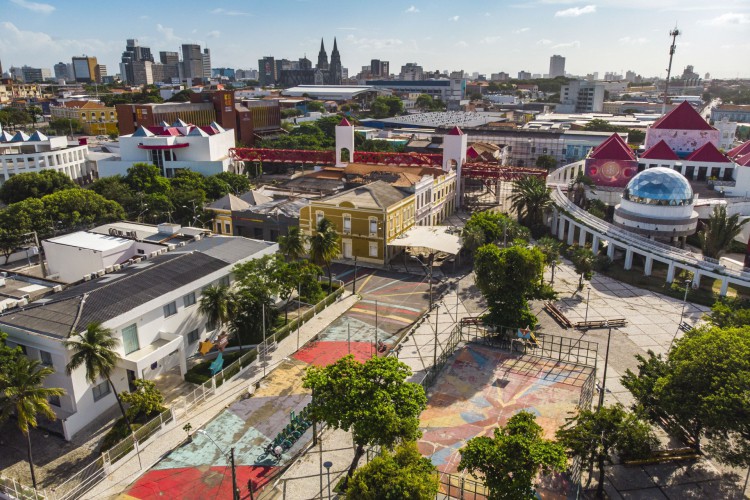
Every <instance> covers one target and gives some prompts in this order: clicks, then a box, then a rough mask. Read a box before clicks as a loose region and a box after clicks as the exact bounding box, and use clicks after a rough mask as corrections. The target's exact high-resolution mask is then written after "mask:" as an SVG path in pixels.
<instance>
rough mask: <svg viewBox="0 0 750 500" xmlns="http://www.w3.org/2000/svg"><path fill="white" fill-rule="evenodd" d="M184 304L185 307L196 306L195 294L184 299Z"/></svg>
mask: <svg viewBox="0 0 750 500" xmlns="http://www.w3.org/2000/svg"><path fill="white" fill-rule="evenodd" d="M182 304H183V305H184V306H185V307H190V306H192V305H193V304H195V292H190V293H189V294H187V295H185V296H184V297H182Z"/></svg>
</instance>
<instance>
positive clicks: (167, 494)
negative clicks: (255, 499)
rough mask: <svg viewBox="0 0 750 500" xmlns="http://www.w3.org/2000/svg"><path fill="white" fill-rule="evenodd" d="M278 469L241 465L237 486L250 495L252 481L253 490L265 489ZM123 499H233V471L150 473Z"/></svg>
mask: <svg viewBox="0 0 750 500" xmlns="http://www.w3.org/2000/svg"><path fill="white" fill-rule="evenodd" d="M275 468H276V467H258V466H245V465H238V466H237V467H236V468H235V470H236V471H237V486H238V487H239V488H240V491H244V492H246V491H247V482H248V480H249V479H252V480H253V489H254V490H258V489H259V487H261V486H263V485H265V484H266V483H267V482H268V480H269V477H268V476H270V475H271V474H272V472H273V469H275ZM120 498H122V499H129V498H138V499H142V500H145V499H148V500H156V499H159V500H166V499H170V500H171V499H182V500H205V499H209V498H232V469H231V468H230V467H213V466H211V467H209V466H202V467H182V468H179V469H161V470H150V471H148V472H147V473H146V474H144V475H143V476H141V477H140V479H138V481H137V482H136V483H135V484H134V485H133V486H132V487H131V488H130V489H129V490H128V492H127V493H126V494H124V495H122V496H121V497H120Z"/></svg>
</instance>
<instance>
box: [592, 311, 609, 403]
mask: <svg viewBox="0 0 750 500" xmlns="http://www.w3.org/2000/svg"><path fill="white" fill-rule="evenodd" d="M604 325H605V326H609V325H608V323H607V322H606V321H605V322H604ZM611 338H612V327H611V326H610V327H609V330H608V331H607V351H606V353H605V355H604V374H603V375H602V390H601V392H600V393H599V406H597V408H596V411H599V410H600V409H601V407H602V405H603V404H604V392H605V390H606V389H607V365H608V364H609V341H610V340H611Z"/></svg>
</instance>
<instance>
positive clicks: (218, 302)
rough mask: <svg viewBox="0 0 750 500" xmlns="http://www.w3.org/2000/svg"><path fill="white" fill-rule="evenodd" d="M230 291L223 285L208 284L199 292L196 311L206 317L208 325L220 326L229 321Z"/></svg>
mask: <svg viewBox="0 0 750 500" xmlns="http://www.w3.org/2000/svg"><path fill="white" fill-rule="evenodd" d="M231 304H232V292H231V291H230V290H229V287H227V286H224V285H218V286H209V287H208V288H206V289H205V290H203V292H202V293H201V300H200V305H199V306H198V311H199V312H200V313H201V314H202V315H204V316H205V317H206V320H207V321H208V324H209V325H213V326H215V327H216V328H221V326H222V325H224V324H226V323H227V322H228V321H229V317H230V311H231V308H232V306H231Z"/></svg>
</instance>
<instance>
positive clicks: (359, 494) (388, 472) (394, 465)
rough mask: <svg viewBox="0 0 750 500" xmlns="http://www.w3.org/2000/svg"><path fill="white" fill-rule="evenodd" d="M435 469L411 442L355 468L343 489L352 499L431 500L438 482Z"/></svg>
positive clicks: (347, 496) (435, 493) (436, 490)
mask: <svg viewBox="0 0 750 500" xmlns="http://www.w3.org/2000/svg"><path fill="white" fill-rule="evenodd" d="M435 472H436V468H435V466H434V465H432V462H430V460H429V459H427V458H424V457H423V456H422V455H420V453H419V450H418V449H417V444H416V443H415V442H413V441H408V442H405V443H403V444H401V445H399V446H398V447H397V448H396V450H395V453H391V452H389V451H388V450H387V449H386V450H383V452H382V453H381V454H380V455H379V456H377V457H375V458H373V459H372V461H371V462H370V463H368V464H367V465H365V466H364V467H361V468H359V469H357V472H355V473H354V476H353V477H352V479H351V481H349V486H348V488H347V490H346V498H350V499H352V500H388V499H397V498H409V499H413V500H433V499H434V498H435V495H437V492H438V488H439V483H438V478H437V474H436V473H435Z"/></svg>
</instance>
